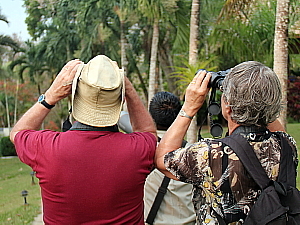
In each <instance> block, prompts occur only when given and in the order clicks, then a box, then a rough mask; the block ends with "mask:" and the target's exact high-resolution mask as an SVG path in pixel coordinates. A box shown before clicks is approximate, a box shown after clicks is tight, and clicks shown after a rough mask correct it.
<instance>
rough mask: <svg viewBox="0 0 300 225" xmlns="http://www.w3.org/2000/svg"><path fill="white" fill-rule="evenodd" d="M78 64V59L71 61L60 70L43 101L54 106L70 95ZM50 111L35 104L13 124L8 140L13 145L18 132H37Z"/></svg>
mask: <svg viewBox="0 0 300 225" xmlns="http://www.w3.org/2000/svg"><path fill="white" fill-rule="evenodd" d="M80 63H82V62H81V61H79V60H78V59H75V60H71V61H69V62H68V63H67V64H66V65H65V66H64V67H63V68H62V70H61V71H60V73H59V74H58V75H57V77H56V78H55V80H54V81H53V83H52V85H51V86H50V88H49V89H48V90H47V91H46V92H45V100H46V102H47V103H48V104H49V105H55V104H56V103H57V102H58V101H60V100H61V99H63V98H65V97H67V96H68V95H69V94H71V89H72V85H71V84H72V81H73V78H74V76H75V73H76V71H77V67H78V65H79V64H80ZM50 110H51V109H48V108H46V107H45V106H43V105H42V104H40V103H35V104H34V105H33V106H32V107H31V108H30V109H29V110H28V111H27V112H26V113H25V114H24V115H23V116H22V117H21V118H20V120H19V121H18V122H17V123H16V124H15V126H14V127H13V129H12V131H11V132H10V140H11V141H12V142H13V143H14V139H15V136H16V134H17V133H18V132H19V131H22V130H39V129H40V127H41V125H42V123H43V121H44V119H45V117H46V116H47V115H48V113H49V112H50Z"/></svg>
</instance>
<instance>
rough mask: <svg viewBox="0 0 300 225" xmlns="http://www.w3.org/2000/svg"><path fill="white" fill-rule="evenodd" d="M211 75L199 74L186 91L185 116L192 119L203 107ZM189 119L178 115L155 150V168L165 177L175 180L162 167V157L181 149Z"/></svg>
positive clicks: (204, 72) (202, 72) (203, 72)
mask: <svg viewBox="0 0 300 225" xmlns="http://www.w3.org/2000/svg"><path fill="white" fill-rule="evenodd" d="M210 78H211V75H210V74H209V73H206V71H204V70H203V71H201V72H199V73H198V74H197V75H196V76H195V77H194V79H193V81H192V82H191V83H190V84H189V86H188V87H187V89H186V95H185V102H184V104H183V106H182V109H183V110H184V111H185V112H186V114H187V115H189V116H191V117H193V116H195V115H196V113H197V112H198V110H199V109H200V108H201V106H202V105H203V103H204V101H205V98H206V95H207V94H208V91H209V88H208V84H209V81H210ZM190 123H191V119H189V118H187V117H183V116H180V115H178V116H177V118H176V119H175V121H174V122H173V124H172V125H171V126H170V127H169V129H168V130H167V132H166V133H165V135H164V136H163V138H162V139H161V141H160V142H159V145H158V147H157V149H156V155H155V164H156V167H157V168H158V169H159V170H160V171H161V172H162V173H164V174H165V175H166V176H168V177H170V178H172V179H177V178H176V177H175V176H174V175H172V174H171V173H170V172H169V171H167V169H166V167H165V165H164V156H165V154H166V153H168V152H171V151H174V150H176V149H178V148H180V147H181V143H182V140H183V138H184V136H185V134H186V132H187V130H188V128H189V125H190Z"/></svg>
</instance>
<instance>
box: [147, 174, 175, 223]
mask: <svg viewBox="0 0 300 225" xmlns="http://www.w3.org/2000/svg"><path fill="white" fill-rule="evenodd" d="M169 182H170V178H169V177H166V176H164V179H163V181H162V183H161V185H160V187H159V189H158V192H157V195H156V197H155V199H154V202H153V205H152V207H151V209H150V212H149V214H148V217H147V219H146V223H148V224H153V222H154V219H155V217H156V214H157V212H158V209H159V207H160V204H161V202H162V200H163V198H164V196H165V194H166V193H167V187H168V185H169Z"/></svg>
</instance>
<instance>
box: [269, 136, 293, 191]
mask: <svg viewBox="0 0 300 225" xmlns="http://www.w3.org/2000/svg"><path fill="white" fill-rule="evenodd" d="M274 134H275V135H276V136H277V137H278V139H280V144H281V156H280V167H279V174H278V178H277V181H279V182H283V183H286V184H288V185H291V186H293V187H296V179H295V177H296V165H295V162H294V161H293V150H292V147H291V146H290V145H289V144H288V142H287V140H286V139H285V138H284V137H283V135H282V134H280V133H277V132H274Z"/></svg>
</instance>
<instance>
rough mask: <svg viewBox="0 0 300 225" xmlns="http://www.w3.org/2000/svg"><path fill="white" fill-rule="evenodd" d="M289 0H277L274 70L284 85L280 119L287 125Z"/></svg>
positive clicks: (282, 85)
mask: <svg viewBox="0 0 300 225" xmlns="http://www.w3.org/2000/svg"><path fill="white" fill-rule="evenodd" d="M289 3H290V2H289V0H277V9H276V24H275V37H274V65H273V70H274V72H275V73H276V74H277V76H278V77H279V80H280V83H281V87H282V106H283V107H282V111H281V113H280V117H279V120H280V122H281V123H282V125H283V126H284V127H286V117H287V79H288V22H289Z"/></svg>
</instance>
